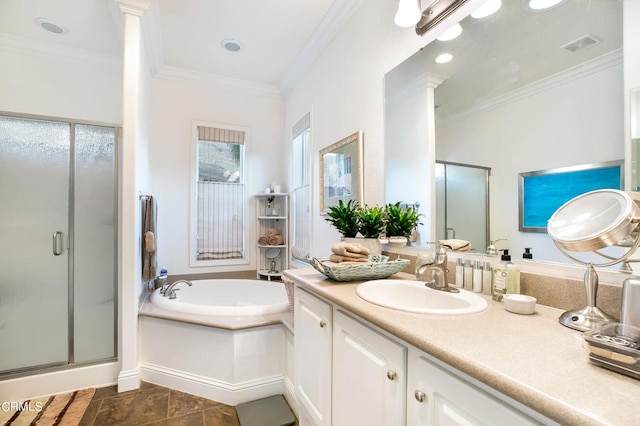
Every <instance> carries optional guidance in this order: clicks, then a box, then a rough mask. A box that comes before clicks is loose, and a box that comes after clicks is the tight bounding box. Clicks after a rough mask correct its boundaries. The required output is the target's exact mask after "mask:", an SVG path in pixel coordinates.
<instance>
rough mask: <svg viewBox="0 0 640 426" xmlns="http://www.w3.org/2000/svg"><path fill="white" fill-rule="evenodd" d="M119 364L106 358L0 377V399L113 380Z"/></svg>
mask: <svg viewBox="0 0 640 426" xmlns="http://www.w3.org/2000/svg"><path fill="white" fill-rule="evenodd" d="M119 370H120V364H119V363H118V362H108V363H104V364H94V365H90V366H85V367H75V368H68V369H65V370H59V371H52V372H48V373H43V374H34V375H31V376H24V377H18V378H15V379H7V380H2V381H0V402H1V401H23V400H27V399H33V398H39V397H42V396H48V395H54V394H58V393H66V392H72V391H75V390H78V389H86V388H100V387H104V386H111V385H113V384H115V383H116V380H117V377H118V371H119Z"/></svg>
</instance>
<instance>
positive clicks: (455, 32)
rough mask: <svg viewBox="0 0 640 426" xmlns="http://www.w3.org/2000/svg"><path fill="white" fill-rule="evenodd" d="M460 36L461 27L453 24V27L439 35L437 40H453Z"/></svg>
mask: <svg viewBox="0 0 640 426" xmlns="http://www.w3.org/2000/svg"><path fill="white" fill-rule="evenodd" d="M460 34H462V27H461V26H460V24H455V25H454V26H453V27H451V28H449V29H448V30H447V31H445V32H443V33H442V34H441V35H440V37H438V40H440V41H449V40H453V39H454V38H456V37H458V36H459V35H460Z"/></svg>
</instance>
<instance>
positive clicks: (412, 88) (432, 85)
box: [385, 73, 449, 103]
mask: <svg viewBox="0 0 640 426" xmlns="http://www.w3.org/2000/svg"><path fill="white" fill-rule="evenodd" d="M448 79H449V77H447V76H446V75H440V74H436V73H424V74H421V75H419V76H417V77H416V78H414V79H412V80H411V81H409V82H407V83H406V84H403V85H402V86H400V87H399V88H397V89H395V90H393V92H392V93H390V94H389V95H388V96H387V98H386V100H385V101H386V102H389V103H394V102H402V101H404V100H405V99H408V98H409V97H411V96H413V95H415V94H416V92H421V91H424V90H426V89H436V88H437V87H438V86H440V85H441V84H442V83H444V82H445V81H447V80H448Z"/></svg>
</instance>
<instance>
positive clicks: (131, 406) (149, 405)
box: [79, 382, 240, 426]
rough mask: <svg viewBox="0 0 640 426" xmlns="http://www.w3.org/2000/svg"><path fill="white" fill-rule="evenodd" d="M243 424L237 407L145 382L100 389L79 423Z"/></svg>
mask: <svg viewBox="0 0 640 426" xmlns="http://www.w3.org/2000/svg"><path fill="white" fill-rule="evenodd" d="M118 425H121V426H143V425H144V426H213V425H215V426H240V423H239V422H238V416H237V414H236V409H235V407H232V406H230V405H225V404H222V403H220V402H216V401H211V400H208V399H204V398H200V397H198V396H194V395H190V394H187V393H184V392H179V391H176V390H173V389H168V388H165V387H162V386H157V385H154V384H151V383H145V382H143V383H142V385H141V386H140V389H138V390H133V391H129V392H123V393H118V391H117V387H116V386H109V387H106V388H100V389H97V390H96V393H95V395H94V397H93V399H92V400H91V403H90V404H89V407H88V408H87V411H86V412H85V414H84V416H83V417H82V420H81V421H80V425H79V426H118Z"/></svg>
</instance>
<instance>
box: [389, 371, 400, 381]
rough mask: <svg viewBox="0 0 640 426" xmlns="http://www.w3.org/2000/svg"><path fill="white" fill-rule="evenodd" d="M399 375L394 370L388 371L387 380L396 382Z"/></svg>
mask: <svg viewBox="0 0 640 426" xmlns="http://www.w3.org/2000/svg"><path fill="white" fill-rule="evenodd" d="M397 376H398V375H397V374H396V372H395V371H393V370H387V379H389V380H395V379H396V377H397Z"/></svg>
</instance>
